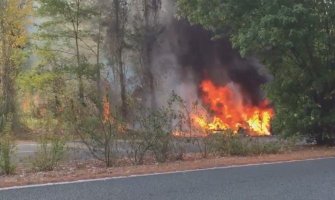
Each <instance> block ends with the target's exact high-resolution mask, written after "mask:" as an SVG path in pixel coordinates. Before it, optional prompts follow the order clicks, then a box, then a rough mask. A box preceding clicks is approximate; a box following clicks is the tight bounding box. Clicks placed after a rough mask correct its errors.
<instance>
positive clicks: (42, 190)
mask: <svg viewBox="0 0 335 200" xmlns="http://www.w3.org/2000/svg"><path fill="white" fill-rule="evenodd" d="M0 199H1V200H56V199H57V200H70V199H73V200H77V199H78V200H117V199H120V200H128V199H132V200H133V199H134V200H151V199H155V200H156V199H160V200H166V199H171V200H214V199H215V200H226V199H227V200H230V199H231V200H239V199H245V200H253V199H255V200H256V199H257V200H284V199H289V200H318V199H322V200H334V199H335V159H334V158H333V159H322V160H314V161H303V162H293V163H282V164H269V165H259V166H245V167H235V168H224V169H211V170H202V171H194V172H182V173H173V174H162V175H151V176H139V177H130V178H121V179H110V180H105V181H91V182H83V183H72V184H65V185H54V186H41V187H32V188H23V189H11V190H0Z"/></svg>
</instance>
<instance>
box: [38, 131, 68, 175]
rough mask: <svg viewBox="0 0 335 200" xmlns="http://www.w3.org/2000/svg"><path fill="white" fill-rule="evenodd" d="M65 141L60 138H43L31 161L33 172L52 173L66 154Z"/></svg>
mask: <svg viewBox="0 0 335 200" xmlns="http://www.w3.org/2000/svg"><path fill="white" fill-rule="evenodd" d="M65 141H66V140H65V139H64V138H62V137H60V136H50V137H47V136H43V137H42V138H41V139H40V141H39V149H38V151H37V153H36V155H35V158H34V160H33V161H32V165H33V169H34V170H35V171H52V170H53V169H54V168H55V167H57V166H58V164H59V162H60V161H61V160H62V159H63V158H64V155H65V153H66V147H65V145H66V142H65Z"/></svg>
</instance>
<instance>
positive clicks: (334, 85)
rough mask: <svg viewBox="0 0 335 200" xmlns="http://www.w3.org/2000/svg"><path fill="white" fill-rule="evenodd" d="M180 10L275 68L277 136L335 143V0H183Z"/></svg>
mask: <svg viewBox="0 0 335 200" xmlns="http://www.w3.org/2000/svg"><path fill="white" fill-rule="evenodd" d="M178 8H179V14H180V15H181V16H183V17H186V18H187V19H189V20H190V21H191V22H193V23H196V24H201V25H203V26H204V27H206V28H207V29H209V30H211V31H213V32H214V33H215V35H216V37H229V38H230V40H231V42H232V44H233V46H234V47H235V48H236V49H238V50H239V51H240V53H241V55H242V56H257V57H258V58H259V59H261V61H262V62H263V63H264V64H265V65H266V66H267V67H268V68H269V69H270V71H271V73H272V74H273V76H274V80H273V81H272V82H271V83H270V84H268V85H267V86H266V91H267V93H268V95H269V97H270V98H271V100H272V101H273V102H274V104H275V106H276V118H275V120H274V122H273V128H274V132H275V133H281V134H284V135H295V134H299V135H305V136H308V138H310V139H316V141H317V142H318V143H333V142H334V138H335V43H334V41H335V22H334V20H333V19H334V17H335V1H328V0H327V1H323V0H322V1H321V0H314V1H304V0H281V1H278V0H243V1H235V0H226V1H222V0H210V1H208V0H178ZM214 39H215V38H214Z"/></svg>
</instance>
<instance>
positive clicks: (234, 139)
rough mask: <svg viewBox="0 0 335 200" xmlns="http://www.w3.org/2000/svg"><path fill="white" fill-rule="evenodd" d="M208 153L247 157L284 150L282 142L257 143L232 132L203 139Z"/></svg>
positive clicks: (255, 139)
mask: <svg viewBox="0 0 335 200" xmlns="http://www.w3.org/2000/svg"><path fill="white" fill-rule="evenodd" d="M205 140H206V142H207V146H208V149H209V151H210V153H212V154H214V155H219V156H227V155H231V156H248V155H262V154H276V153H279V152H281V151H282V150H283V149H285V148H286V142H284V141H281V140H279V141H259V138H249V137H246V136H242V135H239V134H234V133H233V132H232V131H226V132H224V133H217V134H214V135H210V136H208V138H206V139H205Z"/></svg>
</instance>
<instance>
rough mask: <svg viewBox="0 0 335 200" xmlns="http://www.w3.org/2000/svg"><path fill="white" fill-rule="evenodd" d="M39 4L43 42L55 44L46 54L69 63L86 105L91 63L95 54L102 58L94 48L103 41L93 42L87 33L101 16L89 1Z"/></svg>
mask: <svg viewBox="0 0 335 200" xmlns="http://www.w3.org/2000/svg"><path fill="white" fill-rule="evenodd" d="M39 3H40V7H39V13H40V14H41V17H44V18H45V21H44V22H43V23H42V24H41V25H40V34H39V36H40V39H45V40H49V41H51V40H53V45H50V46H49V47H50V48H48V49H44V50H45V51H54V52H57V53H58V54H59V56H60V57H62V59H64V60H66V61H67V63H65V64H64V65H65V68H68V69H69V70H70V71H72V72H74V73H75V74H76V76H77V80H78V97H79V100H80V101H81V102H82V103H84V97H85V89H84V79H85V78H87V76H88V74H87V73H88V72H90V70H91V69H90V68H89V67H90V63H89V59H91V57H92V53H93V54H94V56H96V57H97V58H98V57H99V56H100V55H98V54H99V51H96V49H95V48H94V46H99V47H98V48H100V41H101V40H100V39H97V40H96V41H92V38H91V34H92V31H91V30H88V28H89V27H90V26H89V23H90V20H91V19H92V17H94V16H96V15H100V13H99V11H98V12H96V10H95V8H96V6H95V5H96V4H95V3H94V2H92V1H90V0H68V1H64V0H40V1H39ZM99 30H100V29H99ZM99 38H100V36H99ZM94 42H98V43H97V44H98V45H97V44H94ZM97 61H99V60H97ZM94 66H96V65H94Z"/></svg>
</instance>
